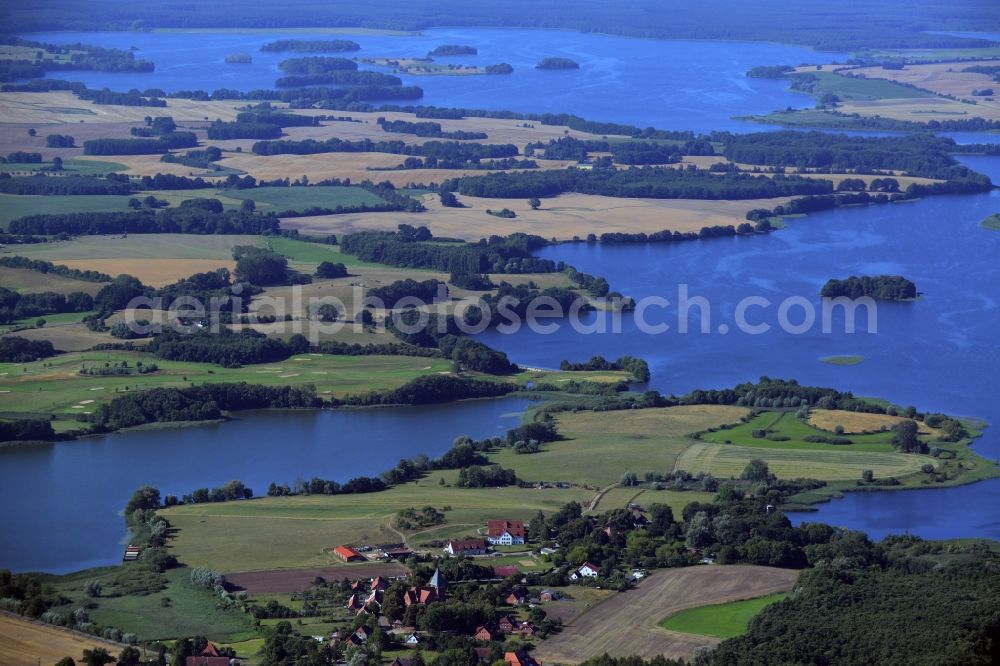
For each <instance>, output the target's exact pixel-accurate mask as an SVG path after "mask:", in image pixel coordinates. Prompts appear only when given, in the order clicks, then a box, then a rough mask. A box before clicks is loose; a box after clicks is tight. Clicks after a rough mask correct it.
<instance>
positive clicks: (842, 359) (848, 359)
mask: <svg viewBox="0 0 1000 666" xmlns="http://www.w3.org/2000/svg"><path fill="white" fill-rule="evenodd" d="M864 360H865V357H864V356H849V355H845V356H824V357H823V358H821V359H820V361H822V362H823V363H827V364H829V365H858V364H859V363H862V362H863V361H864Z"/></svg>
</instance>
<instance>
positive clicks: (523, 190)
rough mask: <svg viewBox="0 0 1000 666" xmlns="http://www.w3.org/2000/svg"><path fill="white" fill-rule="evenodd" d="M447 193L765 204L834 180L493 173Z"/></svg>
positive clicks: (667, 172) (655, 171)
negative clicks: (758, 201) (755, 201)
mask: <svg viewBox="0 0 1000 666" xmlns="http://www.w3.org/2000/svg"><path fill="white" fill-rule="evenodd" d="M442 187H443V188H445V189H448V190H452V191H457V192H458V193H459V194H464V195H466V196H475V197H486V198H504V199H524V198H529V197H549V196H555V195H557V194H563V193H566V192H577V193H580V194H598V195H601V196H609V197H624V198H633V197H642V198H649V199H760V198H768V197H780V196H792V195H800V194H826V193H829V192H831V191H832V190H833V185H832V183H830V181H826V180H816V179H811V178H802V177H800V176H781V175H778V176H773V177H768V176H763V175H750V174H743V173H739V174H724V175H721V176H719V175H716V174H712V173H710V172H708V171H701V170H698V169H694V168H688V169H670V168H653V167H645V168H641V169H639V168H631V169H626V170H592V171H587V170H581V169H572V168H571V169H563V170H549V171H524V172H518V173H491V174H488V175H485V176H466V177H464V178H457V179H453V180H450V181H447V182H446V183H444V184H443V185H442Z"/></svg>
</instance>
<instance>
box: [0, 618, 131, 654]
mask: <svg viewBox="0 0 1000 666" xmlns="http://www.w3.org/2000/svg"><path fill="white" fill-rule="evenodd" d="M122 647H123V646H122V645H119V644H118V643H112V642H111V641H105V640H102V639H100V638H96V637H94V636H87V635H85V634H80V633H77V632H72V631H66V630H64V629H57V628H56V627H50V626H47V625H43V624H40V623H36V622H29V621H27V620H24V619H21V618H19V617H15V616H12V615H8V614H6V613H4V614H0V664H4V666H38V665H39V664H41V665H42V666H51V664H55V663H56V662H57V661H59V660H60V659H62V658H63V657H72V658H73V659H74V660H76V662H77V663H78V664H79V663H83V651H84V650H90V649H93V648H104V649H106V650H107V651H108V652H110V653H112V654H115V655H116V654H118V653H119V652H121V649H122Z"/></svg>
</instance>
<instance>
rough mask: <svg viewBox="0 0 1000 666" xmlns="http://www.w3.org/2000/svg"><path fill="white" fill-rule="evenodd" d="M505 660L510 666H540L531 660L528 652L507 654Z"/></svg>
mask: <svg viewBox="0 0 1000 666" xmlns="http://www.w3.org/2000/svg"><path fill="white" fill-rule="evenodd" d="M503 660H504V661H506V662H507V665H508V666H538V662H536V661H535V660H534V659H532V658H531V656H530V655H528V653H527V652H523V651H521V650H518V651H517V652H505V653H504V655H503Z"/></svg>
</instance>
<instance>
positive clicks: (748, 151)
mask: <svg viewBox="0 0 1000 666" xmlns="http://www.w3.org/2000/svg"><path fill="white" fill-rule="evenodd" d="M955 150H956V145H955V141H954V140H953V139H950V138H944V137H937V136H934V135H932V134H910V135H905V136H887V137H870V136H849V135H846V134H835V133H829V132H790V131H782V132H758V133H754V134H732V135H728V136H727V137H725V148H724V150H723V154H724V155H725V156H726V157H727V158H728V159H729V160H731V161H733V162H739V163H742V164H760V165H768V166H775V167H803V168H810V169H819V170H827V171H856V172H858V173H872V172H875V171H879V170H894V171H897V170H898V171H903V172H906V173H907V174H910V175H913V176H925V177H927V178H940V179H943V180H968V179H974V176H975V175H976V174H974V172H972V171H971V170H970V169H968V168H967V167H963V166H960V165H959V164H958V162H957V161H956V160H955V158H954V157H952V155H951V153H953V152H955ZM986 182H987V183H988V182H989V180H988V179H987V180H986Z"/></svg>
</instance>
